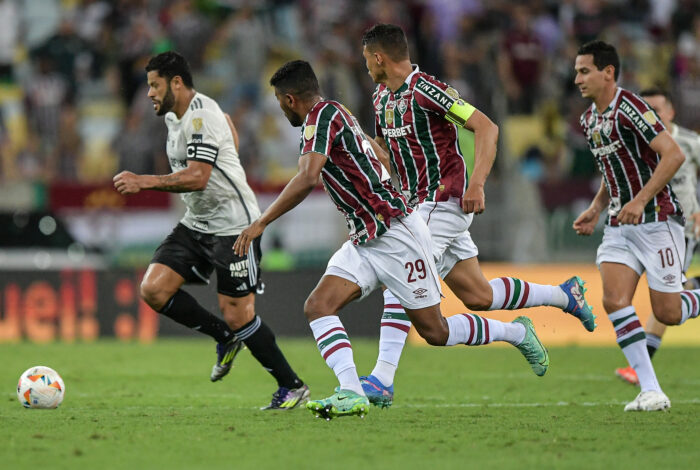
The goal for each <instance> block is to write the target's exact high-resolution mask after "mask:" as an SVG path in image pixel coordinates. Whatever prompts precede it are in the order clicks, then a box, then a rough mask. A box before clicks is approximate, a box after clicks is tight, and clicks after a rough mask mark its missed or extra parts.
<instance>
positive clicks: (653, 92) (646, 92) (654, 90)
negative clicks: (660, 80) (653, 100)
mask: <svg viewBox="0 0 700 470" xmlns="http://www.w3.org/2000/svg"><path fill="white" fill-rule="evenodd" d="M639 96H641V97H642V98H646V97H647V96H663V97H664V98H666V101H668V102H669V103H670V102H671V95H670V94H669V92H667V91H666V90H664V89H663V88H661V87H651V88H645V89H643V90H642V91H640V92H639Z"/></svg>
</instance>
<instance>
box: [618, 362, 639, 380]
mask: <svg viewBox="0 0 700 470" xmlns="http://www.w3.org/2000/svg"><path fill="white" fill-rule="evenodd" d="M615 375H617V376H618V377H620V378H621V379H622V380H624V381H625V382H627V383H628V384H630V385H639V378H638V377H637V372H636V371H635V370H634V368H633V367H632V366H628V367H624V368H623V367H620V368H618V369H615Z"/></svg>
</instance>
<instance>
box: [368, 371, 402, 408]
mask: <svg viewBox="0 0 700 470" xmlns="http://www.w3.org/2000/svg"><path fill="white" fill-rule="evenodd" d="M360 383H361V384H362V390H363V391H364V392H365V395H367V398H368V399H369V402H370V403H371V404H373V405H374V406H378V407H379V408H389V407H390V406H391V404H392V403H393V402H394V385H389V386H388V387H385V386H384V385H383V384H382V383H381V382H380V381H379V379H377V378H376V377H375V376H373V375H368V376H364V375H363V376H362V377H360Z"/></svg>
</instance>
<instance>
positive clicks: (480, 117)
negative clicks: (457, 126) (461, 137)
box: [462, 109, 498, 214]
mask: <svg viewBox="0 0 700 470" xmlns="http://www.w3.org/2000/svg"><path fill="white" fill-rule="evenodd" d="M464 127H465V128H466V129H469V130H471V131H474V170H473V171H472V174H471V175H470V177H469V186H468V187H467V191H466V192H465V193H464V199H463V200H462V210H463V211H464V212H465V213H467V214H469V213H471V212H474V213H476V214H481V213H482V212H484V210H485V209H486V196H485V195H484V184H485V183H486V178H487V177H488V176H489V173H491V168H492V167H493V162H494V160H495V159H496V150H497V148H498V147H497V146H498V126H497V125H496V124H494V122H493V121H491V119H489V118H488V116H486V115H485V114H484V113H482V112H481V111H479V110H478V109H474V111H473V112H472V114H471V116H470V117H469V119H467V120H466V122H465V123H464Z"/></svg>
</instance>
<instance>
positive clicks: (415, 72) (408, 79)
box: [404, 64, 420, 85]
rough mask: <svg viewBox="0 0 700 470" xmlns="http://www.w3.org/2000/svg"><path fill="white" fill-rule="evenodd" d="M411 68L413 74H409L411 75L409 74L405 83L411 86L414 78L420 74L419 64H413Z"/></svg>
mask: <svg viewBox="0 0 700 470" xmlns="http://www.w3.org/2000/svg"><path fill="white" fill-rule="evenodd" d="M411 67H413V72H411V73H409V74H408V77H406V80H404V82H405V83H406V85H410V84H411V79H412V78H413V76H414V75H415V74H417V73H418V72H420V68H419V67H418V64H411Z"/></svg>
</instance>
